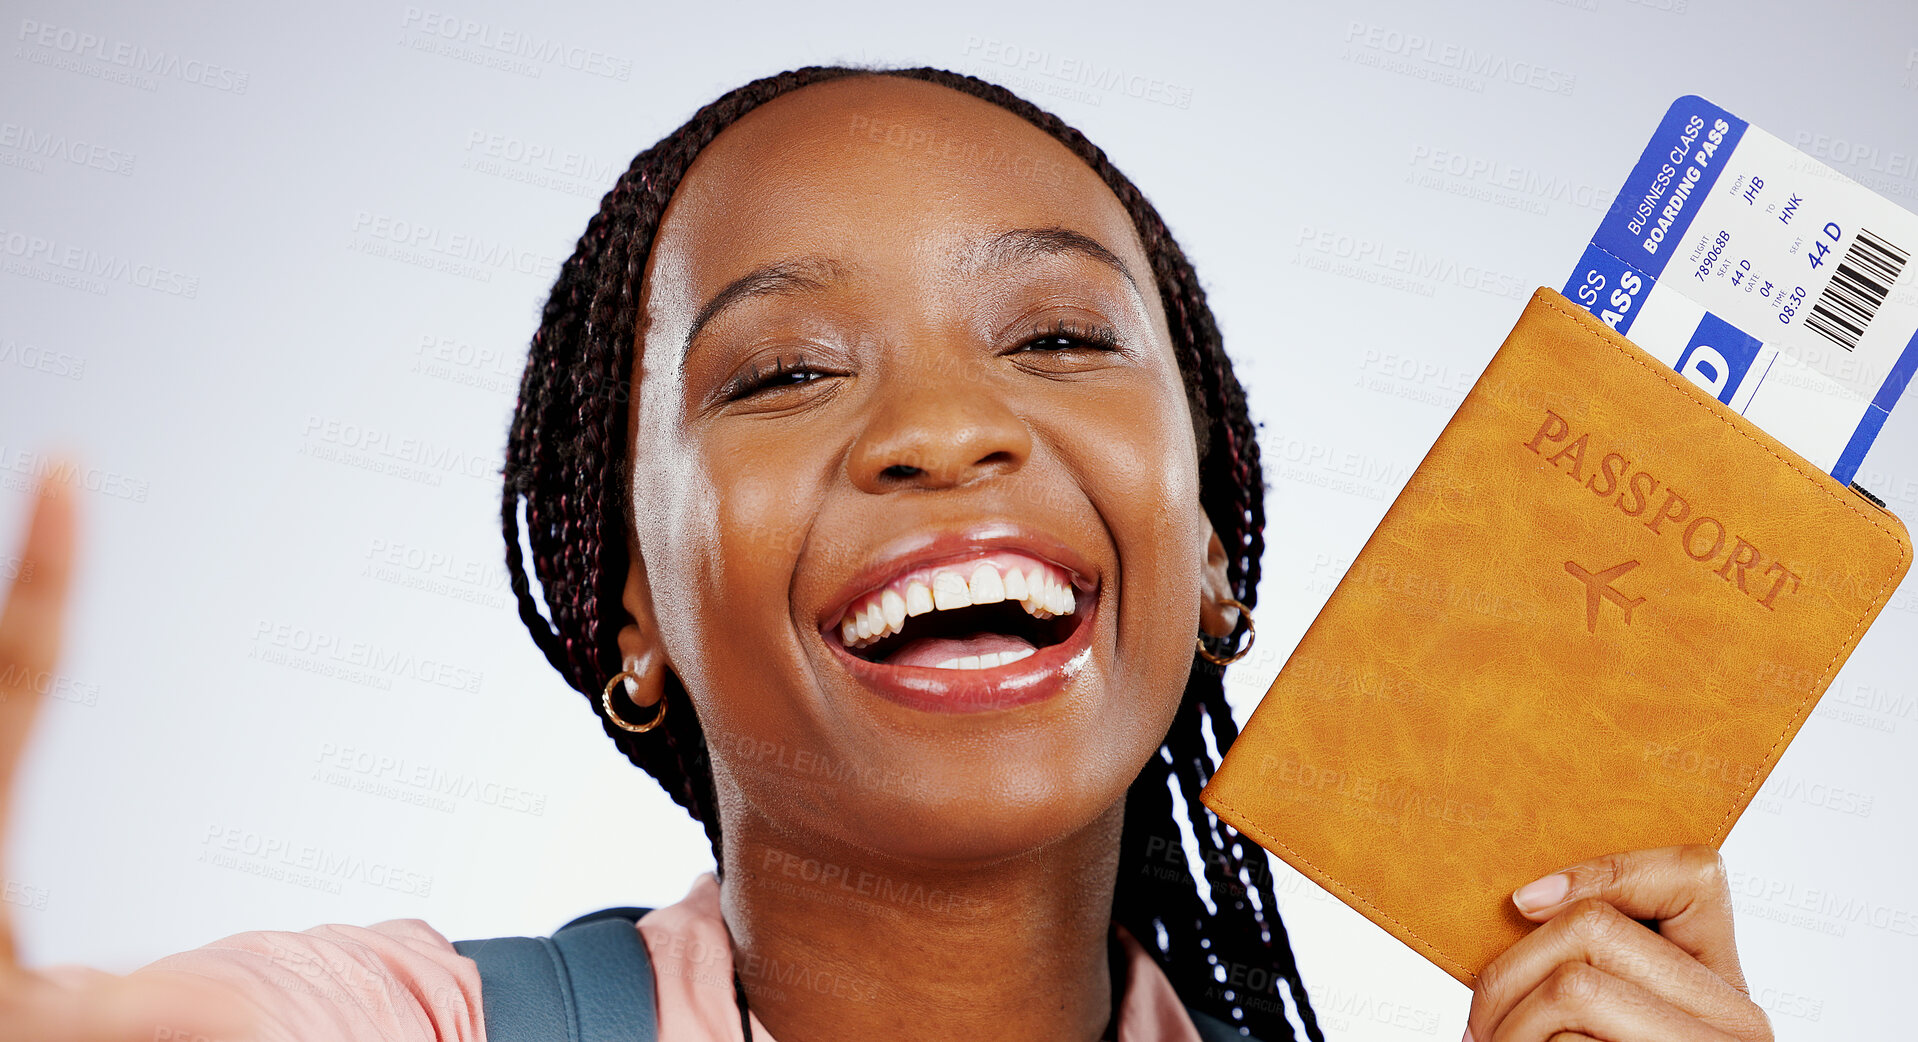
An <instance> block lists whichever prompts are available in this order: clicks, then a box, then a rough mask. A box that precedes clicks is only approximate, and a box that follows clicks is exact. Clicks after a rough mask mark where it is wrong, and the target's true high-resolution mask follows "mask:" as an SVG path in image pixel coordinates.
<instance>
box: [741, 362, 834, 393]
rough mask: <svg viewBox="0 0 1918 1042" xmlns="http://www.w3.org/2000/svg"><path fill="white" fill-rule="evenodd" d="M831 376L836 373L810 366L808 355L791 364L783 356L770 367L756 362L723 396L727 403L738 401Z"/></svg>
mask: <svg viewBox="0 0 1918 1042" xmlns="http://www.w3.org/2000/svg"><path fill="white" fill-rule="evenodd" d="M831 375H833V374H832V373H829V372H827V371H825V370H823V369H816V368H814V367H812V366H810V365H808V364H807V363H806V356H805V355H799V356H797V357H796V358H794V359H792V360H791V361H788V360H787V358H786V356H784V355H780V356H779V357H777V358H775V359H773V362H772V364H771V365H769V366H762V365H760V364H759V363H757V362H755V363H753V365H752V366H751V367H749V368H747V369H746V370H745V371H744V372H742V373H740V374H739V375H738V376H735V377H733V378H732V380H731V381H729V382H728V383H727V384H726V386H725V387H724V388H723V389H722V390H721V391H720V396H721V398H722V399H723V400H725V401H729V402H736V401H739V400H741V399H743V398H750V397H752V396H753V395H756V394H760V393H762V392H765V391H772V390H778V389H780V388H785V387H797V386H799V385H801V384H808V383H812V382H813V381H814V380H819V379H823V378H824V377H828V376H831Z"/></svg>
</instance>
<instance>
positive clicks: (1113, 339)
mask: <svg viewBox="0 0 1918 1042" xmlns="http://www.w3.org/2000/svg"><path fill="white" fill-rule="evenodd" d="M1118 349H1119V334H1118V333H1117V332H1116V331H1115V330H1113V329H1112V327H1110V326H1101V325H1080V324H1078V323H1076V322H1073V321H1072V320H1071V319H1065V318H1061V319H1054V320H1053V321H1051V322H1048V323H1043V324H1040V325H1036V326H1033V327H1032V332H1031V333H1030V334H1029V335H1028V336H1027V338H1026V340H1025V341H1024V342H1023V343H1021V344H1020V345H1019V347H1018V348H1017V349H1016V351H1031V350H1037V351H1071V350H1087V351H1116V350H1118ZM1016 351H1015V353H1016Z"/></svg>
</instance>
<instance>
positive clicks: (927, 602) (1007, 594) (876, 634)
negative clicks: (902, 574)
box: [839, 562, 1078, 669]
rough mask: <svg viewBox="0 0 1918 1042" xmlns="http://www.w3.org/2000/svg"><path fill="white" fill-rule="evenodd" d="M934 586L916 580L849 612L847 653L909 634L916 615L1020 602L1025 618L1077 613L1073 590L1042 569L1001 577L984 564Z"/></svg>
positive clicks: (936, 580)
mask: <svg viewBox="0 0 1918 1042" xmlns="http://www.w3.org/2000/svg"><path fill="white" fill-rule="evenodd" d="M931 580H932V581H931V585H930V586H928V585H927V584H926V583H925V582H924V581H922V580H920V579H913V580H911V581H909V582H907V583H906V585H905V590H904V592H903V593H901V592H900V591H898V590H894V589H885V590H881V591H880V592H879V595H878V596H876V597H872V598H870V599H868V600H867V601H865V602H864V603H863V604H860V605H857V606H855V607H852V608H848V609H847V610H846V614H845V615H844V616H842V617H841V619H840V621H839V637H840V640H841V641H843V642H844V643H845V644H846V646H848V647H855V648H857V647H864V646H866V645H868V644H871V643H873V642H874V641H877V640H880V639H882V638H885V637H890V636H893V635H894V634H897V633H902V632H904V630H905V624H906V620H907V619H908V618H911V617H912V616H914V615H924V614H926V613H927V612H929V611H950V610H952V609H954V608H965V607H969V606H971V605H974V604H995V603H998V602H1000V601H1018V602H1019V604H1020V606H1021V607H1023V608H1024V609H1025V610H1026V613H1027V614H1029V615H1031V616H1032V617H1033V618H1036V619H1050V618H1053V617H1055V616H1059V615H1070V614H1072V613H1073V612H1074V611H1075V610H1076V609H1077V607H1078V604H1077V598H1076V597H1075V596H1074V593H1075V591H1074V590H1073V588H1072V584H1071V583H1070V582H1067V581H1064V580H1062V579H1060V578H1058V577H1056V576H1054V575H1053V574H1052V572H1051V571H1050V570H1048V569H1046V568H1044V567H1042V566H1040V565H1033V566H1031V567H1030V568H1026V569H1023V570H1022V569H1019V568H1007V569H1006V570H1005V571H1004V572H1003V573H1002V572H1001V571H1000V570H999V569H998V568H997V567H995V566H993V565H992V564H990V563H986V562H981V563H980V564H979V565H977V566H976V567H974V568H973V570H972V576H971V579H970V581H968V580H967V578H966V577H965V576H963V575H961V574H959V573H958V572H956V571H949V570H947V571H938V572H934V573H933V575H932V577H931ZM1027 654H1031V652H1027ZM1020 657H1022V658H1023V657H1024V656H1023V655H1022V656H1020ZM951 661H953V662H958V661H960V660H959V659H953V660H951ZM1004 661H1007V662H1011V661H1014V660H1013V659H1005V660H1004ZM946 668H953V669H957V668H962V667H958V666H951V667H946ZM964 668H985V669H990V668H992V667H991V665H986V666H983V667H964Z"/></svg>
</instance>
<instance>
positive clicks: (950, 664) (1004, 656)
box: [933, 648, 1033, 669]
mask: <svg viewBox="0 0 1918 1042" xmlns="http://www.w3.org/2000/svg"><path fill="white" fill-rule="evenodd" d="M1032 652H1033V649H1032V648H1020V649H1019V650H1017V651H991V652H987V653H986V654H984V655H964V656H961V657H959V658H949V659H947V660H945V661H944V662H940V663H937V664H935V665H934V666H933V668H934V669H992V668H993V667H995V666H1003V665H1006V664H1008V663H1012V662H1017V661H1019V660H1020V659H1022V658H1025V657H1026V656H1027V655H1030V654H1032Z"/></svg>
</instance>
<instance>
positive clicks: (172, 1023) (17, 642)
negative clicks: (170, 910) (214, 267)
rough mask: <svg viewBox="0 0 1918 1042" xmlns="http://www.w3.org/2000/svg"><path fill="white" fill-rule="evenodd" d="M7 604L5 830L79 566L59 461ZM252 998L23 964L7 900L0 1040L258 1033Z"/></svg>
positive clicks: (224, 1041) (130, 1041)
mask: <svg viewBox="0 0 1918 1042" xmlns="http://www.w3.org/2000/svg"><path fill="white" fill-rule="evenodd" d="M48 469H49V476H48V477H47V478H45V479H43V481H42V484H41V486H40V490H39V496H38V498H37V499H36V500H35V503H34V507H33V517H32V520H31V521H30V522H29V524H28V528H27V539H26V543H25V545H24V546H23V547H22V548H21V551H20V553H19V555H18V557H17V562H18V563H17V565H16V567H15V568H14V570H13V571H14V574H13V577H12V581H11V583H10V584H9V585H10V589H9V590H8V593H7V600H6V605H5V607H4V608H3V609H0V836H4V835H6V832H7V828H6V826H7V824H8V812H9V809H10V808H11V807H12V806H13V804H14V800H15V798H16V794H15V792H14V791H13V790H14V786H15V783H16V782H17V781H18V779H19V768H20V757H21V752H22V750H24V749H25V748H26V744H27V736H28V734H29V733H31V731H32V728H33V720H34V716H35V714H36V713H37V712H38V711H39V707H40V700H41V698H42V697H43V696H42V693H43V692H44V691H45V690H46V689H47V687H48V686H49V681H50V678H51V677H52V675H53V670H54V666H55V664H56V663H57V662H58V660H59V657H60V635H61V620H62V618H63V616H64V613H65V611H66V601H67V588H68V585H69V582H70V580H71V576H72V569H73V543H74V502H73V501H74V497H75V494H74V492H73V490H72V489H71V488H69V487H67V486H66V485H65V484H64V483H63V482H62V481H61V480H60V479H59V478H57V477H54V476H52V475H61V474H65V473H67V472H69V471H70V470H71V469H72V467H71V466H70V465H68V464H66V463H64V462H61V463H60V464H58V465H56V466H53V467H49V468H48ZM252 1030H253V1020H252V1016H251V1014H250V1013H249V1011H248V1009H247V1007H246V1006H245V1005H244V1004H243V1003H241V1002H240V1001H239V1000H238V999H237V998H236V997H235V996H234V995H232V994H231V993H230V992H229V991H228V990H227V989H226V988H224V987H223V986H221V985H218V984H216V983H215V982H213V981H210V980H205V979H202V978H197V977H192V976H189V975H187V974H181V973H169V972H161V971H142V972H137V973H133V974H130V975H127V976H124V977H121V976H116V975H114V974H110V973H104V972H101V971H98V970H88V969H84V968H80V967H62V968H59V969H56V970H50V971H35V970H28V969H25V968H23V967H22V966H21V965H20V962H19V956H18V951H17V949H16V947H15V944H14V937H13V922H12V920H11V917H10V916H8V914H7V906H6V905H5V904H0V1042H158V1040H167V1039H171V1040H177V1042H229V1040H238V1039H243V1038H247V1037H250V1036H251V1034H252Z"/></svg>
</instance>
